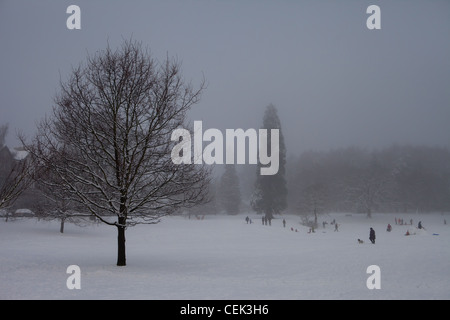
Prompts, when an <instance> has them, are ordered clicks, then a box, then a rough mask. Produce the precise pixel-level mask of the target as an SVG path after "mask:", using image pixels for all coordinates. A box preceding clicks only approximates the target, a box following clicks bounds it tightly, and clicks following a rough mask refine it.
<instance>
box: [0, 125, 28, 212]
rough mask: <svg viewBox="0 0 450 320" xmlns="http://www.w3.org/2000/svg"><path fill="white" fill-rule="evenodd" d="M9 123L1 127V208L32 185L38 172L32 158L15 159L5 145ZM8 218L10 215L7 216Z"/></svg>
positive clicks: (7, 205) (9, 204)
mask: <svg viewBox="0 0 450 320" xmlns="http://www.w3.org/2000/svg"><path fill="white" fill-rule="evenodd" d="M7 133H8V125H2V126H1V127H0V209H3V208H8V207H10V206H12V205H13V204H14V202H15V201H16V200H17V198H18V197H19V196H20V195H21V194H22V193H23V192H24V191H25V190H26V189H27V188H28V187H29V186H30V185H31V183H32V182H33V178H34V176H35V174H36V171H35V170H34V166H33V161H32V159H30V158H29V157H28V158H25V159H21V160H16V159H14V157H13V155H12V154H11V152H10V151H9V149H8V147H7V146H6V145H5V139H6V135H7ZM6 219H8V216H7V217H6Z"/></svg>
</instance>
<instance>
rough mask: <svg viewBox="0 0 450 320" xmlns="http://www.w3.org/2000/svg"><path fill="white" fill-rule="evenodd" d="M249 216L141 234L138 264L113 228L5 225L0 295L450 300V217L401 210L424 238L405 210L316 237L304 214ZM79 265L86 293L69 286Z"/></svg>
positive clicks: (347, 222) (135, 235) (135, 246)
mask: <svg viewBox="0 0 450 320" xmlns="http://www.w3.org/2000/svg"><path fill="white" fill-rule="evenodd" d="M245 216H246V215H242V214H241V215H238V216H219V215H217V216H206V217H205V219H204V220H197V219H195V218H193V219H191V220H188V219H186V218H185V217H180V216H173V217H167V218H164V219H163V220H162V222H161V223H159V224H157V225H140V226H136V227H133V228H129V229H128V230H127V242H126V244H127V266H126V267H117V266H115V262H116V250H117V248H116V236H117V234H116V229H115V228H113V227H110V226H106V225H92V226H88V227H84V228H80V227H77V226H75V225H71V224H67V225H66V228H65V233H64V234H60V233H59V225H58V222H56V221H55V222H43V221H40V222H38V221H37V220H35V219H33V218H27V219H21V220H16V221H8V222H4V219H2V221H1V222H0V243H1V245H0V299H450V225H444V223H443V221H444V219H445V218H447V217H448V216H447V217H446V216H442V215H440V214H435V215H417V214H411V215H407V214H404V215H395V216H396V217H398V218H400V217H402V218H404V220H405V221H408V222H409V219H410V218H412V219H414V225H416V226H417V223H418V221H419V220H421V221H422V223H423V225H424V227H425V228H426V231H425V232H421V233H419V234H416V235H412V236H405V235H404V234H405V232H406V230H407V229H408V228H409V227H410V226H398V225H395V223H394V215H385V214H375V215H374V217H373V218H372V219H367V218H366V217H365V216H364V215H355V214H353V215H352V216H349V215H344V214H332V215H326V216H322V217H320V218H319V222H321V221H323V220H327V221H328V222H330V221H331V220H332V219H336V221H337V222H338V223H339V232H334V227H333V226H332V225H327V227H326V228H325V229H323V228H322V227H320V228H319V229H318V230H316V233H312V234H308V233H307V231H308V229H307V228H306V227H304V226H301V225H300V224H299V221H300V219H299V217H295V216H284V218H285V219H286V221H287V224H286V228H283V226H282V222H281V221H282V219H281V218H277V219H275V220H273V221H272V226H263V225H261V220H260V217H259V216H257V215H255V214H250V215H249V216H250V217H251V218H252V219H253V224H246V223H245V220H244V218H245ZM449 218H450V217H448V218H447V221H448V222H450V219H449ZM388 223H391V225H392V226H393V231H392V232H390V233H388V232H386V226H387V224H388ZM291 227H293V228H294V229H295V228H296V229H298V232H295V231H294V232H293V231H291V230H290V228H291ZM370 227H373V228H374V229H375V231H376V233H377V241H376V244H375V245H373V244H371V243H370V242H369V240H368V235H369V228H370ZM434 234H438V235H434ZM358 238H360V239H362V240H364V244H358V243H357V239H358ZM73 264H75V265H78V266H79V267H80V269H81V289H79V290H76V289H74V290H69V289H68V288H67V286H66V280H67V278H68V277H69V274H67V273H66V269H67V267H68V266H69V265H73ZM370 265H378V266H379V267H380V270H381V289H373V290H369V289H368V288H367V286H366V281H367V279H368V277H369V276H370V274H368V273H366V270H367V267H368V266H370Z"/></svg>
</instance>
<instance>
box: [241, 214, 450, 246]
mask: <svg viewBox="0 0 450 320" xmlns="http://www.w3.org/2000/svg"><path fill="white" fill-rule="evenodd" d="M271 220H272V219H267V218H266V217H265V216H263V217H262V224H263V225H267V222H269V225H271V224H272V223H271V222H272V221H271ZM245 221H246V222H247V223H250V224H251V223H252V220H251V219H250V218H249V217H248V216H247V217H246V218H245ZM412 223H413V220H412V219H411V220H410V224H411V225H412ZM446 223H447V221H445V222H444V224H446ZM325 224H326V222H324V223H323V227H324V228H325ZM331 224H334V225H335V229H334V231H338V224H337V223H336V220H333V221H332V222H331ZM395 224H400V225H403V224H404V222H403V219H397V218H395ZM405 224H406V223H405ZM283 227H286V220H285V219H283ZM417 228H418V229H425V228H424V227H423V225H422V221H419V224H418V225H417ZM291 230H292V228H291ZM295 231H297V229H296V230H295ZM386 231H387V232H391V231H392V226H391V224H390V223H388V225H387V228H386ZM312 232H314V231H312ZM308 233H311V229H310V231H309V232H308ZM375 239H376V235H375V230H374V229H373V228H372V227H370V229H369V240H370V242H372V243H373V244H375ZM358 242H359V243H363V241H361V240H360V239H358Z"/></svg>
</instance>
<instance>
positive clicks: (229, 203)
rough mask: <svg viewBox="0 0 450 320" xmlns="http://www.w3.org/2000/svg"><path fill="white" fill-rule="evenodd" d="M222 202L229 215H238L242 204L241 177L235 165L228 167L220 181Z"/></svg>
mask: <svg viewBox="0 0 450 320" xmlns="http://www.w3.org/2000/svg"><path fill="white" fill-rule="evenodd" d="M220 202H221V204H222V207H223V208H224V209H225V211H226V212H227V213H228V214H238V213H239V206H240V203H241V192H240V188H239V177H238V175H237V173H236V168H235V166H234V165H226V166H225V172H224V173H223V175H222V178H221V179H220Z"/></svg>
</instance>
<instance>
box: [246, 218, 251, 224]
mask: <svg viewBox="0 0 450 320" xmlns="http://www.w3.org/2000/svg"><path fill="white" fill-rule="evenodd" d="M245 221H247V224H248V222H249V221H250V218H249V217H248V216H246V217H245Z"/></svg>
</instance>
